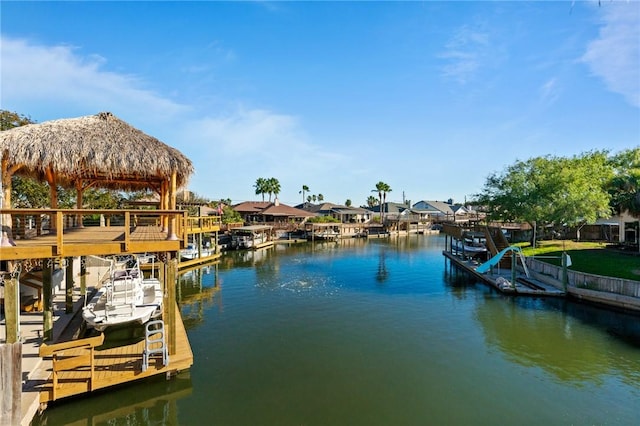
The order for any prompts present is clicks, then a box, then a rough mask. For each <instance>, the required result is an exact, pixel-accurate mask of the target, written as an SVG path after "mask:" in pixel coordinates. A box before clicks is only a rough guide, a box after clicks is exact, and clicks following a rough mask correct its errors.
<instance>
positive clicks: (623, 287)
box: [527, 258, 640, 298]
mask: <svg viewBox="0 0 640 426" xmlns="http://www.w3.org/2000/svg"><path fill="white" fill-rule="evenodd" d="M527 266H528V267H529V269H530V270H532V271H534V272H537V273H539V274H542V275H545V276H548V277H551V278H553V279H554V280H557V281H560V282H562V281H563V276H562V267H560V266H556V265H551V264H550V263H546V262H543V261H541V260H537V259H533V258H527ZM567 287H575V288H581V289H588V290H594V291H601V292H606V293H613V294H618V295H621V296H628V297H637V298H640V281H634V280H627V279H623V278H614V277H604V276H601V275H595V274H587V273H584V272H578V271H572V270H567Z"/></svg>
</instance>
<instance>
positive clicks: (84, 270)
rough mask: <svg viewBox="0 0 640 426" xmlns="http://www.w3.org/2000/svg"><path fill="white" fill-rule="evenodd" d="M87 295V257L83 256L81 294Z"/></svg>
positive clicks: (81, 263) (81, 259) (81, 262)
mask: <svg viewBox="0 0 640 426" xmlns="http://www.w3.org/2000/svg"><path fill="white" fill-rule="evenodd" d="M86 295H87V258H86V256H82V257H81V258H80V296H82V297H86Z"/></svg>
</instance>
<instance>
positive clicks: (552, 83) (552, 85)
mask: <svg viewBox="0 0 640 426" xmlns="http://www.w3.org/2000/svg"><path fill="white" fill-rule="evenodd" d="M558 92H559V88H558V80H557V79H556V78H551V79H549V80H547V81H546V82H545V83H544V84H543V85H542V86H541V87H540V99H541V101H542V102H543V103H545V104H552V103H553V102H555V101H556V100H557V99H558V97H559V93H558Z"/></svg>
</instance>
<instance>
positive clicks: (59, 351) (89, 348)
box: [38, 334, 104, 401]
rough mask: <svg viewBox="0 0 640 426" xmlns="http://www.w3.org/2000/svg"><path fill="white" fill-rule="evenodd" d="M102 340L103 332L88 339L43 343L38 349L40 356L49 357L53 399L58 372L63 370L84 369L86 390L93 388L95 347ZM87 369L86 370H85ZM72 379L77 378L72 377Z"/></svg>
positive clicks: (57, 381)
mask: <svg viewBox="0 0 640 426" xmlns="http://www.w3.org/2000/svg"><path fill="white" fill-rule="evenodd" d="M103 342H104V334H100V335H99V336H95V337H90V338H88V339H79V340H71V341H69V342H63V343H54V344H52V345H48V344H46V343H43V344H42V345H41V346H40V349H39V353H38V354H39V355H40V356H41V357H47V356H50V357H51V363H52V373H51V375H52V381H53V390H52V393H53V400H54V401H55V400H56V399H57V391H58V387H59V386H60V384H59V377H60V374H61V373H63V372H65V371H75V370H78V371H85V373H84V375H85V377H84V380H86V381H87V391H88V392H90V391H92V390H94V383H95V378H94V377H95V348H96V346H100V345H102V343H103ZM87 369H88V370H87ZM74 380H77V378H76V379H74Z"/></svg>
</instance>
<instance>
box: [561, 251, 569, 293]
mask: <svg viewBox="0 0 640 426" xmlns="http://www.w3.org/2000/svg"><path fill="white" fill-rule="evenodd" d="M561 259H562V289H563V290H564V291H565V292H566V291H567V285H568V284H569V272H568V271H567V267H568V266H567V252H566V251H563V252H562V256H561Z"/></svg>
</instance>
